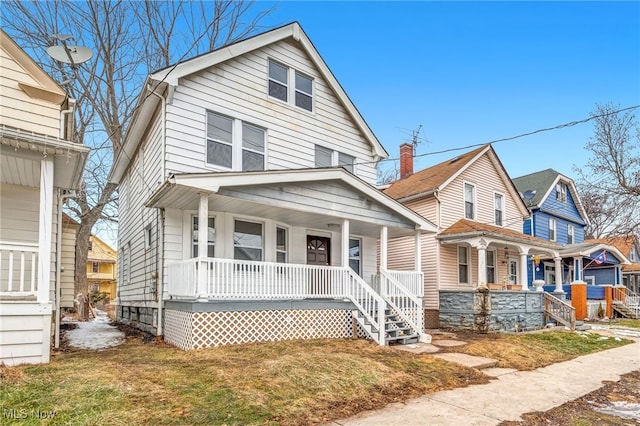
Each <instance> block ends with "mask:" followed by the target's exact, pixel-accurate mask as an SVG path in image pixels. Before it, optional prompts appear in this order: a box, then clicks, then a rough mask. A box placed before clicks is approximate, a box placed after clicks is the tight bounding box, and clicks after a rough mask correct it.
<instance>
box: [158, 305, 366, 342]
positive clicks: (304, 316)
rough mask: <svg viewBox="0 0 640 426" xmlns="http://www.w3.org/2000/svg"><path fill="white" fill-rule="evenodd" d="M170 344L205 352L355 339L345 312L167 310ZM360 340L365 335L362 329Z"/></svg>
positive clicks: (348, 317) (320, 310) (330, 310)
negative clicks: (258, 344)
mask: <svg viewBox="0 0 640 426" xmlns="http://www.w3.org/2000/svg"><path fill="white" fill-rule="evenodd" d="M164 324H165V328H164V330H165V335H164V339H165V341H166V342H167V343H170V344H172V345H175V346H177V347H179V348H181V349H184V350H188V349H202V348H209V347H214V346H223V345H233V344H240V343H256V342H269V341H279V340H293V339H316V338H333V339H339V338H349V337H352V333H353V328H352V317H351V311H349V310H344V309H318V310H311V309H309V310H307V309H301V310H261V311H225V312H185V311H179V310H171V309H167V310H165V318H164ZM357 334H358V336H359V337H363V336H364V331H363V330H361V329H360V328H359V327H358V330H357Z"/></svg>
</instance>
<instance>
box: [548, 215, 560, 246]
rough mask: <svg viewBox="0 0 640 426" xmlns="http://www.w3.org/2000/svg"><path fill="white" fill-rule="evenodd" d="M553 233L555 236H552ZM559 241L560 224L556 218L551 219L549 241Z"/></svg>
mask: <svg viewBox="0 0 640 426" xmlns="http://www.w3.org/2000/svg"><path fill="white" fill-rule="evenodd" d="M552 224H553V226H552ZM551 231H553V235H552V234H551ZM557 239H558V223H557V222H556V220H555V218H553V217H550V218H549V241H556V240H557Z"/></svg>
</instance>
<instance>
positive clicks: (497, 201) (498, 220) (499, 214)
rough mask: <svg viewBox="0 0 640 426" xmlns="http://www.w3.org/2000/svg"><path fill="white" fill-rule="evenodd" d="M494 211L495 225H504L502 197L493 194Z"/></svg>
mask: <svg viewBox="0 0 640 426" xmlns="http://www.w3.org/2000/svg"><path fill="white" fill-rule="evenodd" d="M493 199H494V200H493V202H494V211H495V224H496V225H498V226H502V225H504V195H502V194H497V193H496V194H494V196H493Z"/></svg>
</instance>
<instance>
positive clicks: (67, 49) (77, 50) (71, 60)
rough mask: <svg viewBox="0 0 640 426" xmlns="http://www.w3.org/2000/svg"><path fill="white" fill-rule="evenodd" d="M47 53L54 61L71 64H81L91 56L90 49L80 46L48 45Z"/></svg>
mask: <svg viewBox="0 0 640 426" xmlns="http://www.w3.org/2000/svg"><path fill="white" fill-rule="evenodd" d="M47 53H48V54H49V56H51V57H52V58H53V59H55V60H56V61H59V62H64V63H65V64H72V65H78V64H83V63H85V62H87V61H88V60H89V59H91V57H92V56H93V51H92V50H91V49H89V48H88V47H82V46H50V47H48V48H47Z"/></svg>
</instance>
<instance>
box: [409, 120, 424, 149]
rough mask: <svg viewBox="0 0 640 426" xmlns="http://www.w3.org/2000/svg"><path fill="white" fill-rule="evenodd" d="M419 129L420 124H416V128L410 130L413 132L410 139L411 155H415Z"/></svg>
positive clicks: (420, 127)
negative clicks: (411, 145)
mask: <svg viewBox="0 0 640 426" xmlns="http://www.w3.org/2000/svg"><path fill="white" fill-rule="evenodd" d="M421 129H422V124H421V125H419V126H418V130H413V131H412V132H411V133H412V134H413V136H412V141H411V143H412V144H413V155H416V151H417V149H418V144H419V143H420V141H419V140H418V134H419V133H420V130H421Z"/></svg>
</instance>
